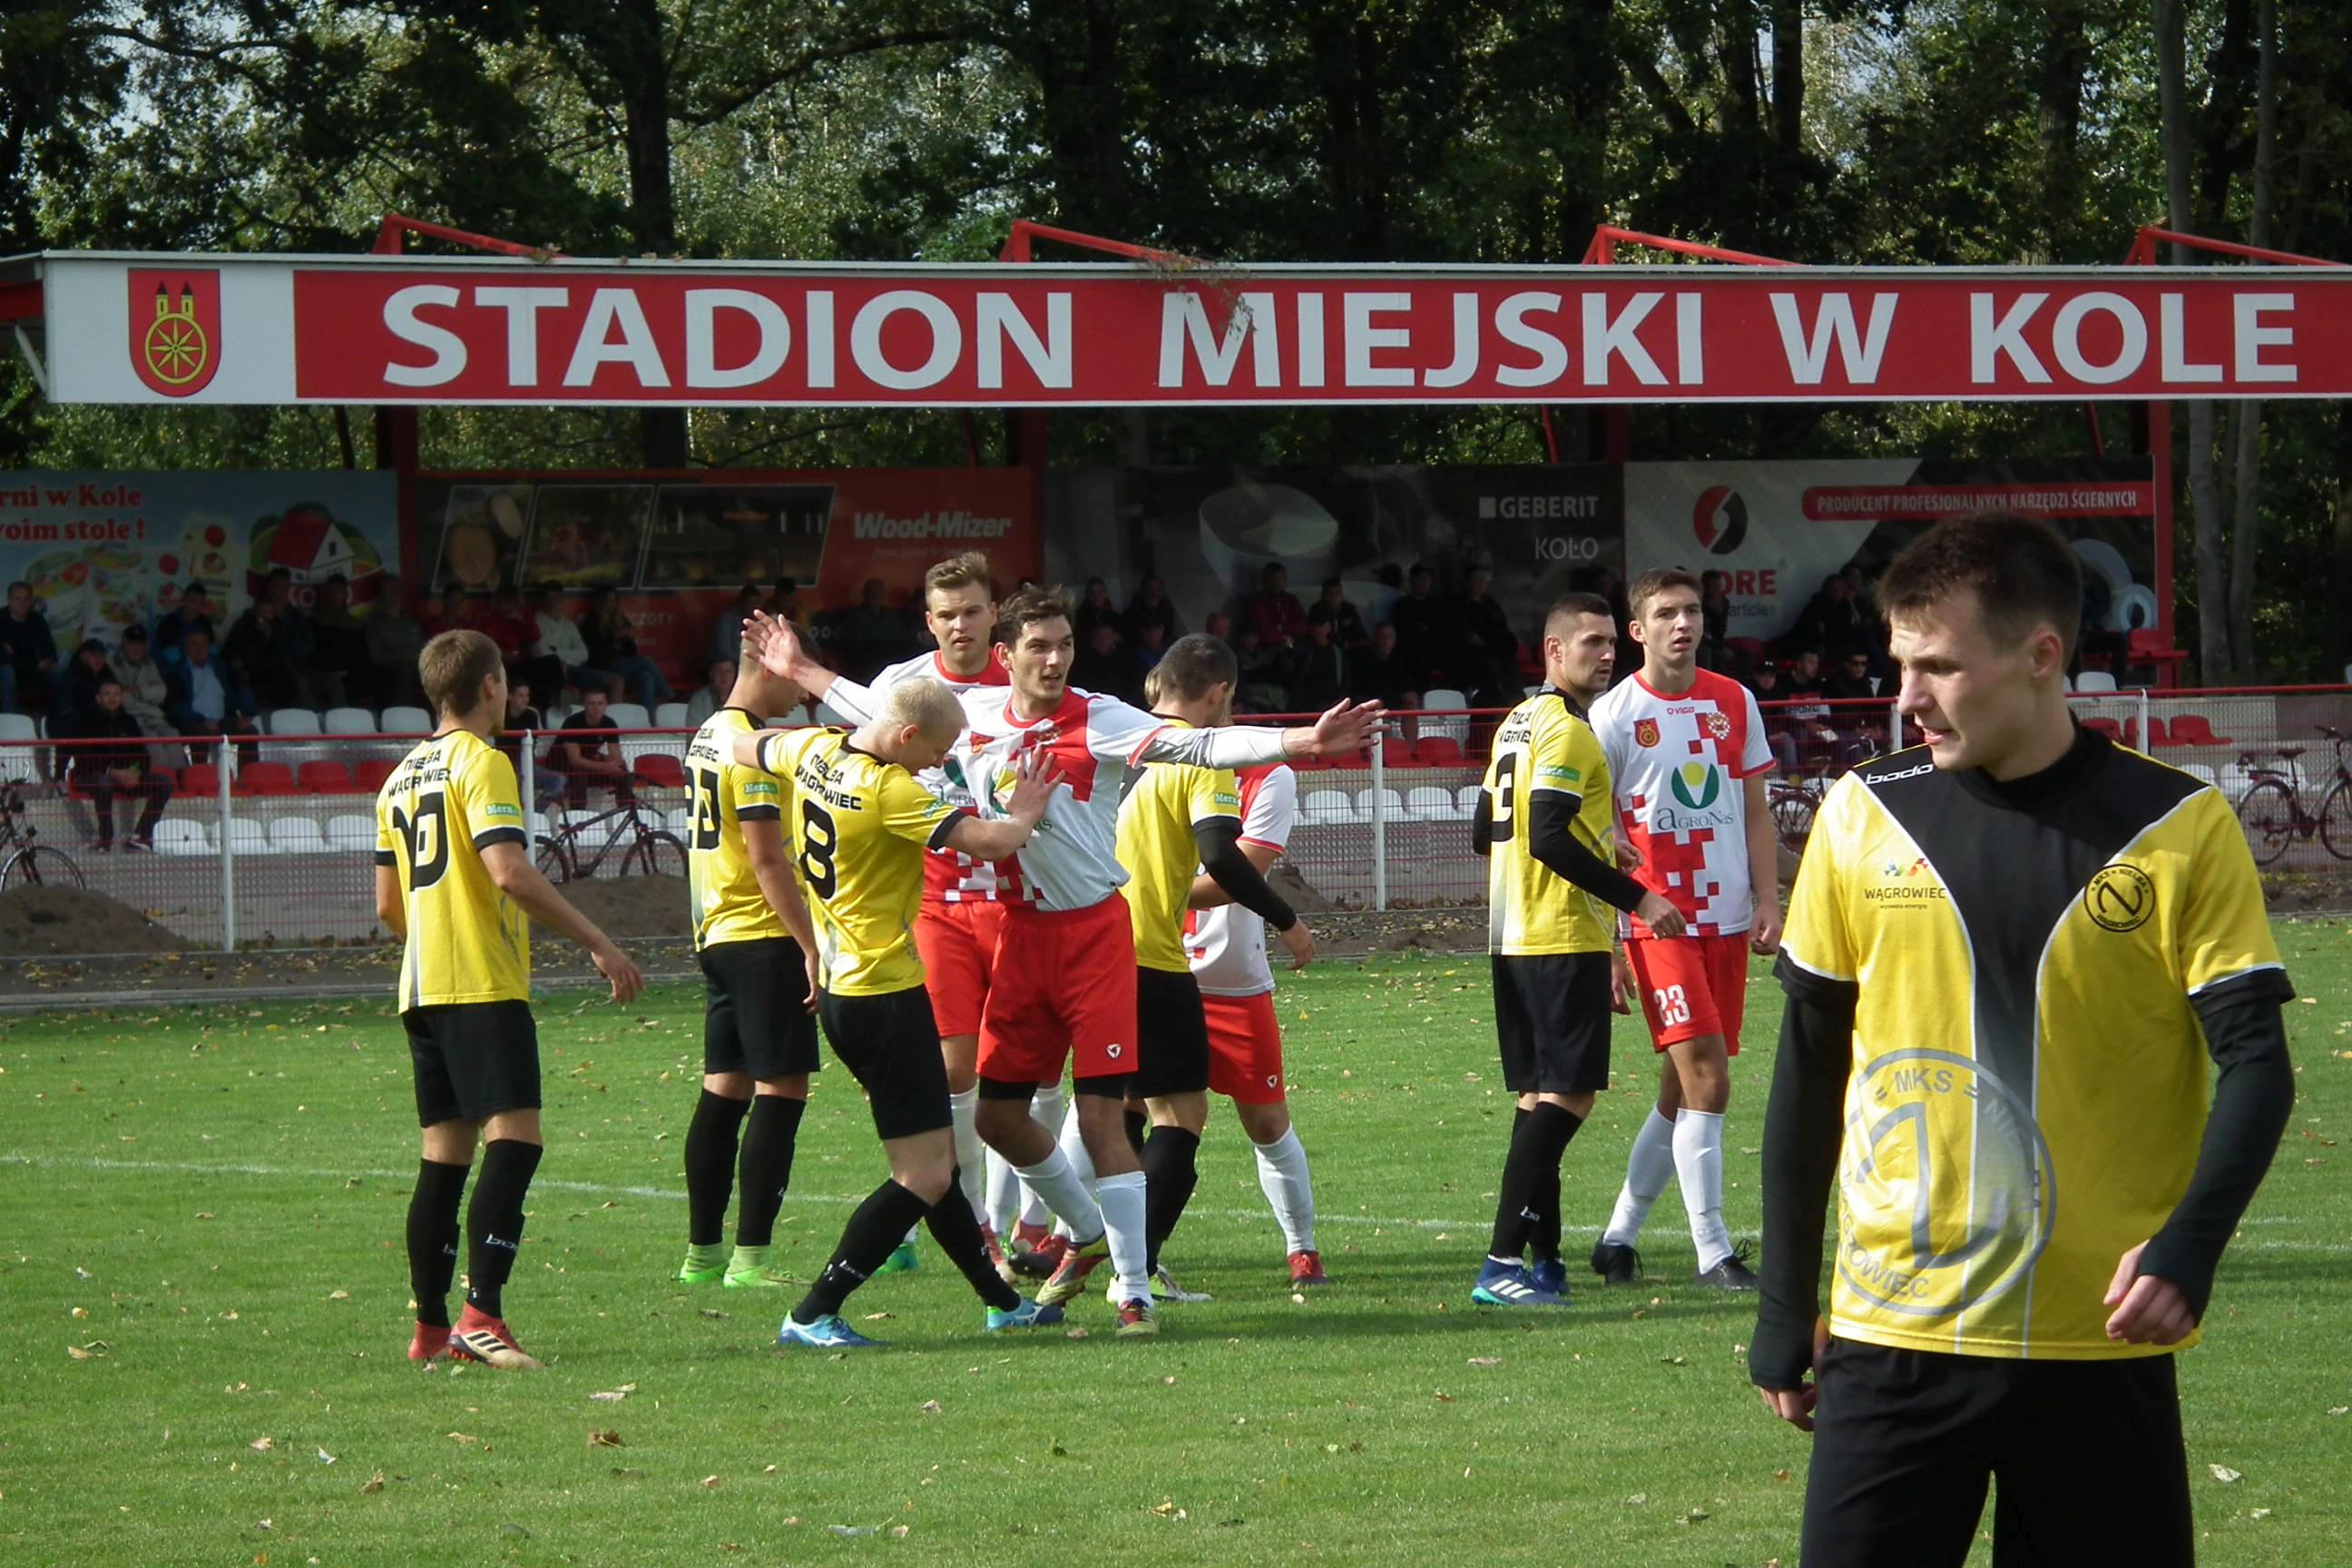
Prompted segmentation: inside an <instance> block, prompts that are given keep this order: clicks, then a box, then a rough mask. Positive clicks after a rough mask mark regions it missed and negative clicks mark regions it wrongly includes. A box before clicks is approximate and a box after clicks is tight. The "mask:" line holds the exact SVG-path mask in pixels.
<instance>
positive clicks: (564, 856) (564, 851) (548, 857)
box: [539, 838, 575, 882]
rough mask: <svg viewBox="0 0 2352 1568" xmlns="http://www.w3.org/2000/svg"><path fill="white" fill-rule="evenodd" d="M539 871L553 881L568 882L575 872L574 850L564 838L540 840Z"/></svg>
mask: <svg viewBox="0 0 2352 1568" xmlns="http://www.w3.org/2000/svg"><path fill="white" fill-rule="evenodd" d="M539 872H540V875H541V876H542V877H545V878H546V879H548V880H549V881H551V882H568V881H570V880H572V877H573V875H574V874H575V871H574V866H573V862H572V851H571V849H570V847H568V843H567V841H566V840H564V839H562V838H542V839H541V840H540V841H539Z"/></svg>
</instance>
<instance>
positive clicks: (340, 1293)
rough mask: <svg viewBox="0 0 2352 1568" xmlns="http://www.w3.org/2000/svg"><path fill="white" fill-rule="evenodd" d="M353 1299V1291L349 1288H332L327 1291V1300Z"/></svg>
mask: <svg viewBox="0 0 2352 1568" xmlns="http://www.w3.org/2000/svg"><path fill="white" fill-rule="evenodd" d="M351 1299H352V1293H351V1292H350V1291H349V1290H330V1291H329V1292H327V1300H330V1301H348V1300H351Z"/></svg>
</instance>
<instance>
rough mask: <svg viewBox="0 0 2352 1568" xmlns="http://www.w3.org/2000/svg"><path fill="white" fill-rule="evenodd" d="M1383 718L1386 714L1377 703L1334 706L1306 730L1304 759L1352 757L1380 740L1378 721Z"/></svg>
mask: <svg viewBox="0 0 2352 1568" xmlns="http://www.w3.org/2000/svg"><path fill="white" fill-rule="evenodd" d="M1387 717H1388V710H1387V709H1385V708H1383V707H1381V705H1380V704H1379V703H1377V702H1345V701H1342V702H1338V703H1334V704H1333V705H1332V706H1331V707H1330V708H1329V709H1328V710H1325V712H1324V714H1323V716H1322V717H1321V718H1319V719H1318V720H1316V721H1315V722H1314V724H1313V725H1312V726H1310V727H1309V729H1308V731H1307V733H1308V735H1309V737H1310V738H1311V741H1312V744H1311V746H1310V747H1309V749H1308V752H1307V755H1309V756H1315V757H1347V756H1353V755H1354V754H1355V753H1357V752H1360V751H1362V750H1363V749H1364V748H1365V747H1367V746H1369V745H1370V744H1371V743H1372V742H1374V741H1376V740H1378V739H1379V738H1380V734H1381V721H1382V720H1383V719H1385V718H1387Z"/></svg>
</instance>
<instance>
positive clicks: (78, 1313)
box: [71, 1307, 89, 1318]
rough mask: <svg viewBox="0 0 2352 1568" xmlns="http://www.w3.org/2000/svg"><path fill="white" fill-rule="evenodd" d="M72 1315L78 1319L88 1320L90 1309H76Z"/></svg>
mask: <svg viewBox="0 0 2352 1568" xmlns="http://www.w3.org/2000/svg"><path fill="white" fill-rule="evenodd" d="M71 1315H72V1316H74V1317H77V1318H87V1317H89V1308H88V1307H76V1308H75V1309H74V1310H73V1312H72V1314H71Z"/></svg>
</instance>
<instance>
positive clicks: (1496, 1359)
mask: <svg viewBox="0 0 2352 1568" xmlns="http://www.w3.org/2000/svg"><path fill="white" fill-rule="evenodd" d="M1470 1364H1471V1365H1472V1366H1500V1365H1502V1364H1503V1358H1502V1357H1501V1356H1498V1355H1474V1356H1472V1357H1471V1358H1470Z"/></svg>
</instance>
